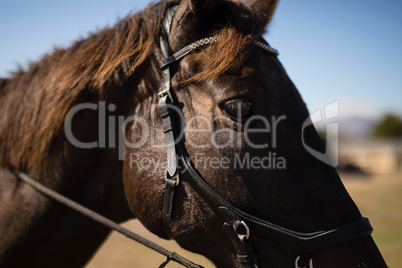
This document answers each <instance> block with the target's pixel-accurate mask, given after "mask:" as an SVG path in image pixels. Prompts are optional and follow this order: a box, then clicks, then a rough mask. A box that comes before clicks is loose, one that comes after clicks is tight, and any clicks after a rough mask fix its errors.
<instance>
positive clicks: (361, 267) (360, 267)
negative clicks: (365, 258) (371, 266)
mask: <svg viewBox="0 0 402 268" xmlns="http://www.w3.org/2000/svg"><path fill="white" fill-rule="evenodd" d="M365 267H368V266H367V264H366V263H364V262H361V263H360V264H358V265H357V268H365Z"/></svg>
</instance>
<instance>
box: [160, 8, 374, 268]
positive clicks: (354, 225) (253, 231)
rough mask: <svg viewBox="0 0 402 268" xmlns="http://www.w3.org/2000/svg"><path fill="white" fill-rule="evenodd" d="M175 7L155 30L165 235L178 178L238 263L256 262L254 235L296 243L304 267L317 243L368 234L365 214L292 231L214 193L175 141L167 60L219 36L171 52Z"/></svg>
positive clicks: (247, 266) (261, 44)
mask: <svg viewBox="0 0 402 268" xmlns="http://www.w3.org/2000/svg"><path fill="white" fill-rule="evenodd" d="M176 8H177V7H172V8H170V9H168V10H167V11H166V13H165V17H164V20H163V24H162V29H161V35H160V49H161V57H162V59H161V71H162V88H161V91H160V92H159V94H158V97H159V103H158V107H159V113H160V116H161V117H162V122H163V132H164V134H165V141H166V150H167V160H168V161H167V162H168V168H167V171H166V187H165V194H164V201H163V226H164V230H165V233H166V235H168V236H169V237H172V234H171V229H170V225H171V215H172V210H173V204H174V202H173V200H174V193H175V189H176V187H177V186H178V185H179V184H180V180H181V181H184V182H186V183H188V184H189V185H190V186H191V187H192V188H193V189H194V190H195V191H196V192H197V194H198V195H199V196H200V197H201V198H202V199H203V200H204V201H205V202H206V203H207V204H208V205H209V206H210V208H211V209H212V210H213V211H214V212H215V213H216V214H217V215H219V217H221V218H222V219H223V220H224V225H223V229H224V230H225V232H226V234H227V236H228V238H229V239H230V241H231V242H232V244H233V247H234V249H235V252H236V254H237V258H238V261H239V262H240V264H241V267H242V268H252V267H253V268H256V267H258V263H257V256H256V255H255V254H254V250H253V246H252V240H253V237H254V236H259V237H262V238H265V239H268V240H273V241H277V242H280V243H284V244H286V245H288V246H290V247H293V248H295V249H297V250H298V251H299V252H300V256H299V257H298V258H297V259H296V261H295V266H296V267H300V266H299V261H300V262H303V263H304V262H306V263H307V265H308V266H309V267H313V263H312V258H311V257H309V256H311V254H312V253H314V252H316V251H318V250H319V249H322V248H326V247H330V246H335V245H339V244H342V243H346V242H349V241H351V240H355V239H357V238H360V237H363V236H366V235H369V234H371V232H372V231H373V229H372V227H371V225H370V222H369V220H368V219H367V218H364V217H361V218H359V219H357V220H355V221H353V222H351V223H348V224H346V225H343V226H339V227H337V228H335V229H329V230H322V231H317V232H313V233H302V232H297V231H293V230H290V229H287V228H284V227H281V226H278V225H276V224H273V223H271V222H269V221H266V220H264V219H261V218H258V217H255V216H253V215H250V214H248V213H247V212H244V211H242V210H240V209H238V208H237V207H235V206H234V205H233V204H231V203H230V202H228V201H227V200H225V199H224V198H223V197H222V196H221V195H219V194H218V193H217V192H216V191H215V190H214V189H213V188H212V187H211V186H210V185H209V184H208V183H207V182H206V181H205V180H204V178H203V177H202V176H201V175H200V173H199V172H198V170H197V169H196V168H195V166H194V164H193V163H192V161H191V159H190V157H189V155H188V153H187V150H186V148H185V145H184V143H183V141H182V140H180V141H178V142H176V138H177V137H178V136H179V134H182V133H183V127H184V122H178V120H177V116H175V110H177V109H179V108H178V107H177V106H176V105H175V104H176V103H177V99H176V97H175V94H174V91H173V90H172V88H171V74H170V65H171V64H172V63H174V62H177V61H178V60H180V59H182V58H183V57H185V56H186V55H188V54H189V53H191V52H192V51H194V50H196V49H198V48H200V47H202V46H206V45H209V44H211V43H213V42H218V41H219V38H218V37H208V38H204V39H201V40H198V41H196V42H194V43H192V44H190V45H188V46H186V47H184V48H183V49H181V50H179V51H178V52H176V53H174V54H173V55H170V54H169V42H168V37H169V31H170V27H171V24H172V21H173V16H174V13H175V11H176ZM259 40H261V41H256V42H254V45H255V46H257V47H258V48H260V49H262V50H263V51H264V52H267V53H269V54H270V55H272V56H277V55H278V52H277V51H276V50H275V49H273V48H271V47H270V46H269V45H268V43H266V42H265V41H263V39H262V38H260V39H259ZM179 178H180V180H179ZM305 256H307V257H305ZM302 267H303V266H302Z"/></svg>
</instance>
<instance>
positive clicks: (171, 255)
mask: <svg viewBox="0 0 402 268" xmlns="http://www.w3.org/2000/svg"><path fill="white" fill-rule="evenodd" d="M16 176H17V177H18V178H19V179H20V180H22V181H23V182H25V183H26V184H28V185H29V186H31V187H32V188H33V189H35V190H36V191H38V192H39V193H41V194H43V195H44V196H47V197H49V198H51V199H53V200H55V201H57V202H59V203H61V204H63V205H65V206H67V207H69V208H71V209H73V210H75V211H77V212H79V213H81V214H82V215H84V216H86V217H88V218H90V219H92V220H94V221H96V222H98V223H100V224H102V225H104V226H106V227H107V228H109V229H111V230H114V231H116V232H118V233H120V234H122V235H124V236H126V237H128V238H130V239H131V240H134V241H136V242H138V243H140V244H142V245H143V246H145V247H147V248H149V249H152V250H153V251H156V252H158V253H159V254H161V255H164V256H165V257H167V260H166V261H165V262H164V263H162V264H161V265H160V266H159V268H163V267H165V266H166V265H167V264H168V263H169V262H170V261H175V262H177V263H179V264H181V265H183V266H184V267H188V268H203V266H201V265H198V264H195V263H193V262H191V261H189V260H187V259H186V258H184V257H182V256H180V255H179V254H177V253H176V252H173V251H170V250H168V249H166V248H164V247H162V246H160V245H158V244H155V243H154V242H152V241H150V240H148V239H146V238H144V237H142V236H140V235H138V234H136V233H133V232H131V231H130V230H128V229H126V228H124V227H122V226H120V225H119V224H117V223H116V222H114V221H112V220H110V219H108V218H106V217H104V216H102V215H100V214H98V213H96V212H95V211H93V210H90V209H88V208H86V207H84V206H82V205H80V204H78V203H77V202H75V201H73V200H71V199H69V198H67V197H65V196H63V195H61V194H59V193H57V192H56V191H54V190H52V189H50V188H48V187H46V186H44V185H43V184H41V183H39V182H37V181H35V180H34V179H32V178H31V177H29V176H28V175H27V174H25V173H23V172H21V171H17V172H16Z"/></svg>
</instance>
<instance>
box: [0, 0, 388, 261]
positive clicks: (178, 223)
mask: <svg viewBox="0 0 402 268" xmlns="http://www.w3.org/2000/svg"><path fill="white" fill-rule="evenodd" d="M174 5H179V6H178V8H177V10H176V12H175V13H174V17H173V22H172V25H171V26H170V27H169V28H170V33H169V35H168V36H169V39H168V43H169V47H170V51H169V53H170V54H171V53H174V52H176V51H178V50H180V49H181V48H183V47H185V46H187V45H189V44H191V43H192V42H194V41H197V40H199V39H202V38H205V37H217V38H216V39H215V40H218V41H216V42H211V44H209V45H208V46H203V47H200V48H198V49H197V50H195V51H193V52H192V53H191V54H189V55H187V56H185V57H184V58H183V59H181V60H178V61H176V62H174V63H172V64H171V66H170V72H171V73H170V75H171V76H170V77H169V79H170V78H171V87H172V89H173V90H174V92H175V96H174V98H175V99H176V104H177V105H176V106H177V107H178V109H179V110H180V112H182V113H183V114H182V117H183V118H184V120H185V123H186V125H185V128H184V132H183V134H184V136H183V137H182V139H181V140H182V141H183V143H184V145H185V148H186V150H187V152H186V153H188V155H189V156H190V157H191V158H192V160H193V163H194V165H195V168H197V170H198V172H199V173H200V175H201V176H202V177H203V178H204V179H205V180H206V181H207V182H208V184H209V185H210V186H211V187H212V188H213V189H214V190H215V191H216V192H217V193H219V194H220V195H221V196H222V197H223V198H224V199H225V200H227V201H229V202H231V203H232V204H233V205H235V206H236V207H237V208H240V209H242V210H243V211H246V212H247V213H248V214H251V215H254V216H256V217H259V218H261V219H264V220H266V221H270V222H272V223H274V224H276V225H279V226H282V227H285V228H288V229H292V230H295V231H299V232H315V231H319V230H331V229H334V228H336V227H339V226H343V225H344V224H347V223H349V222H353V221H355V220H356V219H359V218H360V217H361V215H360V212H359V210H358V209H357V207H356V205H355V204H354V203H353V201H352V200H351V198H350V197H349V195H348V193H347V192H346V190H345V188H344V187H343V185H342V183H341V181H340V179H339V177H338V175H337V173H336V171H335V169H334V168H333V167H331V166H330V165H327V164H325V163H323V162H322V161H320V160H319V159H316V158H315V157H313V156H312V155H311V154H310V153H309V152H307V151H306V149H305V146H304V144H303V142H302V133H303V134H304V141H305V142H306V143H307V144H308V145H309V146H310V147H312V148H315V149H316V150H319V151H324V148H323V145H322V144H321V141H320V139H319V137H318V135H317V134H316V132H315V130H314V128H313V127H308V128H306V129H304V130H303V129H302V126H303V123H304V122H305V120H306V119H307V118H308V116H309V114H308V111H307V109H306V106H305V104H304V103H303V101H302V99H301V97H300V95H299V93H298V91H297V90H296V88H295V86H294V85H293V84H292V82H291V81H290V79H289V78H288V76H287V75H286V73H285V71H284V69H283V68H282V66H281V65H280V63H279V62H278V60H277V58H276V57H274V56H272V55H271V54H269V53H266V51H263V50H262V49H260V48H258V47H257V46H255V40H257V39H258V38H259V37H260V36H261V34H262V33H263V32H264V28H265V26H266V25H267V24H268V22H269V21H270V19H271V17H272V15H273V13H274V9H275V6H276V1H268V0H267V1H242V2H238V1H233V0H221V1H217V0H210V1H206V0H204V1H201V0H183V1H181V2H180V1H162V2H161V3H158V4H156V5H154V6H150V7H149V8H147V9H146V10H145V11H143V12H140V13H138V14H136V15H134V16H130V17H127V18H125V19H124V20H122V21H120V22H119V23H118V24H117V25H115V26H114V27H112V28H107V29H104V30H102V31H100V32H98V33H96V34H92V35H90V36H89V37H88V38H87V39H84V40H80V41H78V42H76V43H75V44H74V45H73V46H71V47H70V48H68V49H56V50H55V51H54V52H53V53H51V54H49V55H46V56H45V57H44V58H43V59H42V60H41V61H40V62H38V63H32V64H31V65H30V66H29V68H28V70H26V71H22V70H21V71H18V72H16V73H14V74H13V76H12V78H10V79H3V80H0V114H1V117H0V207H1V209H0V266H1V267H80V266H83V265H85V264H86V263H87V261H88V260H89V259H90V258H91V256H92V255H93V254H94V252H95V251H96V250H97V248H98V247H99V246H100V244H101V243H102V242H103V241H104V239H105V238H106V237H107V235H108V233H109V230H108V229H106V228H105V227H103V226H100V225H98V224H97V223H94V222H92V221H91V220H89V219H87V218H85V217H83V216H81V215H79V214H78V213H76V212H74V211H72V210H70V209H68V208H66V207H64V206H63V205H60V204H58V203H56V202H54V201H52V200H50V199H48V198H46V197H44V196H43V195H41V194H39V193H38V192H36V191H35V190H33V189H32V188H31V187H30V186H28V185H27V184H25V183H23V182H22V181H21V180H19V179H18V178H17V176H16V175H15V172H16V171H23V172H25V173H27V174H29V175H30V176H31V177H33V178H35V179H37V180H38V181H40V182H41V183H43V184H45V185H47V186H48V187H50V188H52V189H55V190H56V191H58V192H59V193H62V194H63V195H66V196H68V197H70V198H72V199H73V200H76V201H77V202H79V203H81V204H83V205H85V206H87V207H89V208H91V209H94V210H95V211H97V212H99V213H101V214H103V215H105V216H107V217H109V218H111V219H113V220H115V221H117V222H123V221H126V220H128V219H131V218H138V219H139V220H140V221H141V222H142V223H143V224H144V225H145V226H146V227H147V228H148V229H149V230H150V231H152V232H153V233H155V234H157V235H158V236H160V237H162V238H168V237H169V236H171V237H172V238H174V239H175V240H176V241H177V242H178V243H179V244H180V245H181V246H182V247H183V248H186V249H188V250H191V251H194V252H198V253H200V254H202V255H204V256H206V257H207V258H209V259H210V260H212V261H213V262H214V263H215V264H216V265H217V266H218V267H240V266H239V262H238V259H237V257H236V254H235V250H234V249H233V245H232V243H231V241H230V239H229V238H228V236H227V235H226V234H225V232H223V231H222V224H223V220H222V218H221V217H220V216H218V214H217V213H216V211H215V210H213V209H211V208H210V206H208V205H207V203H206V201H205V200H204V199H203V198H201V197H200V196H199V195H198V194H197V193H196V192H195V191H194V189H193V187H190V185H189V184H188V183H187V181H186V178H185V176H184V178H183V179H182V180H181V182H180V184H179V185H178V187H177V189H176V194H175V198H174V199H173V207H172V209H173V210H172V217H171V221H170V225H169V226H168V227H169V228H170V230H169V231H168V232H167V231H166V228H164V227H163V225H164V223H163V217H162V208H163V196H164V191H165V170H166V145H165V137H164V134H163V131H162V120H161V119H160V118H159V116H158V114H157V108H156V104H157V102H158V97H157V93H158V91H159V90H160V87H161V83H162V78H161V74H160V60H161V49H160V45H159V37H160V32H161V28H162V26H161V24H163V21H164V20H163V18H164V14H165V13H166V11H167V10H168V8H170V7H172V6H174ZM250 118H253V120H249V119H250ZM121 128H123V132H122V131H121ZM169 233H170V234H169ZM251 240H252V247H253V249H254V252H255V256H256V258H257V259H258V263H259V265H260V267H294V262H295V259H296V258H297V257H298V255H299V251H298V250H296V249H295V248H294V247H292V246H290V245H288V244H287V243H282V242H281V241H276V240H275V239H274V240H271V239H266V238H263V237H261V236H258V235H254V233H253V230H252V229H251ZM312 259H313V262H314V267H325V268H331V267H333V268H339V267H353V268H354V267H386V265H385V263H384V261H383V259H382V257H381V254H380V253H379V251H378V249H377V247H376V245H375V243H374V242H373V240H372V238H371V236H369V235H368V236H364V237H360V238H358V239H353V240H351V241H348V242H347V243H346V242H345V243H342V244H339V245H334V246H330V247H324V248H322V249H320V250H318V251H316V252H314V253H313V255H312Z"/></svg>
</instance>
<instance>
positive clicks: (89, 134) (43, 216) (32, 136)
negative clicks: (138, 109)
mask: <svg viewBox="0 0 402 268" xmlns="http://www.w3.org/2000/svg"><path fill="white" fill-rule="evenodd" d="M17 85H19V83H18V82H17V81H13V83H12V84H11V85H8V86H14V88H9V90H6V94H5V95H3V96H2V97H1V99H0V102H1V104H2V105H1V108H0V110H1V112H2V115H3V117H2V118H1V119H0V121H1V123H0V125H1V126H0V129H1V130H0V141H1V144H0V148H1V151H0V154H1V157H0V185H1V189H2V193H4V194H2V195H0V204H2V205H1V208H0V210H1V211H2V213H1V214H0V233H1V234H2V235H1V236H2V239H1V241H0V266H3V265H4V266H5V267H27V266H38V267H39V266H42V267H47V266H49V267H50V266H53V265H54V264H55V263H60V262H62V263H60V265H56V266H60V267H64V266H66V267H80V266H83V265H84V264H85V263H86V261H88V260H89V258H90V257H91V256H92V255H93V253H94V252H95V251H96V249H97V248H98V246H99V245H100V244H101V243H102V241H103V240H104V239H105V237H106V236H107V234H108V232H109V231H108V230H107V229H105V228H104V227H101V226H99V225H98V224H97V223H93V222H92V221H90V220H88V219H86V218H85V217H83V216H80V215H78V214H77V213H75V212H73V211H71V210H70V209H68V208H66V207H64V206H62V205H59V204H57V203H56V202H54V201H51V200H49V199H47V198H45V197H43V196H42V195H41V194H39V193H38V192H36V191H34V190H33V189H32V188H30V187H29V186H28V185H25V184H23V183H21V182H20V181H19V180H18V179H17V178H16V177H15V175H14V174H13V173H12V170H15V169H19V170H23V171H25V172H27V173H29V175H31V176H32V177H33V178H35V179H37V180H39V181H40V182H42V183H43V184H45V185H47V186H48V187H50V188H52V189H54V190H56V191H58V192H60V193H62V194H64V195H66V196H68V197H70V198H72V199H73V200H75V201H77V202H78V203H81V204H83V205H85V206H88V207H90V208H92V209H94V210H95V211H97V212H99V213H101V214H103V215H105V216H107V217H110V218H112V219H113V220H115V221H118V222H121V221H124V220H127V219H128V218H130V217H132V214H131V213H130V211H129V209H128V206H127V202H126V200H125V196H124V190H123V185H122V180H121V178H122V163H121V162H120V161H118V157H117V151H116V149H107V148H94V149H81V148H77V147H75V146H73V145H72V144H70V143H69V142H68V141H67V139H66V137H65V133H64V132H63V131H61V130H59V131H53V132H52V131H51V130H49V132H51V133H52V135H51V136H50V139H49V136H48V134H47V133H45V132H46V131H44V130H42V129H41V128H43V124H41V120H40V119H41V118H39V116H38V115H32V113H33V112H34V111H38V112H39V113H40V114H41V115H43V111H41V110H40V107H38V106H40V105H41V104H43V102H44V100H43V99H40V98H38V96H37V95H35V93H34V92H29V90H28V91H25V92H24V90H23V89H22V88H21V87H18V86H17ZM27 88H28V89H31V90H34V89H36V88H35V86H33V85H28V86H27ZM23 93H26V94H27V95H28V96H29V97H31V98H29V97H28V98H21V96H23ZM18 96H19V97H20V98H18ZM100 98H101V97H100V94H97V95H89V96H88V98H87V99H86V100H85V99H81V100H80V101H91V102H93V103H97V102H98V101H99V100H100ZM102 98H103V100H105V101H106V100H107V99H108V96H103V97H102ZM21 99H22V100H21ZM27 99H28V100H30V102H31V105H28V104H29V101H28V100H27ZM60 105H61V104H60ZM57 110H59V111H60V107H58V106H57V105H56V106H55V107H54V111H53V112H57ZM49 118H50V119H51V118H52V116H51V115H49V116H47V117H46V118H44V120H48V119H49ZM75 119H76V128H77V129H78V131H76V132H75V135H76V137H77V138H78V139H81V140H88V141H91V140H92V139H97V135H98V123H97V122H98V114H97V113H96V111H88V112H86V113H83V115H78V114H77V116H76V118H75ZM45 125H46V124H45ZM47 125H48V126H49V124H47ZM50 125H51V124H50ZM5 126H8V127H5ZM41 135H44V136H42V138H43V139H45V140H47V142H48V144H49V146H46V147H43V148H46V151H40V152H36V153H35V154H33V155H32V158H35V159H34V160H35V161H32V162H29V159H32V158H30V156H29V153H30V152H31V151H30V150H29V148H28V149H25V147H30V146H32V145H33V143H34V142H42V141H41V140H40V138H41ZM20 151H22V152H20ZM19 157H21V158H19ZM35 164H38V165H35ZM7 204H12V206H8V205H7ZM8 207H10V209H8ZM16 222H18V224H15V223H16ZM38 241H41V247H37V246H36V245H37V242H38ZM20 256H26V257H24V258H20ZM35 264H37V265H35ZM46 264H48V265H46Z"/></svg>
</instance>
